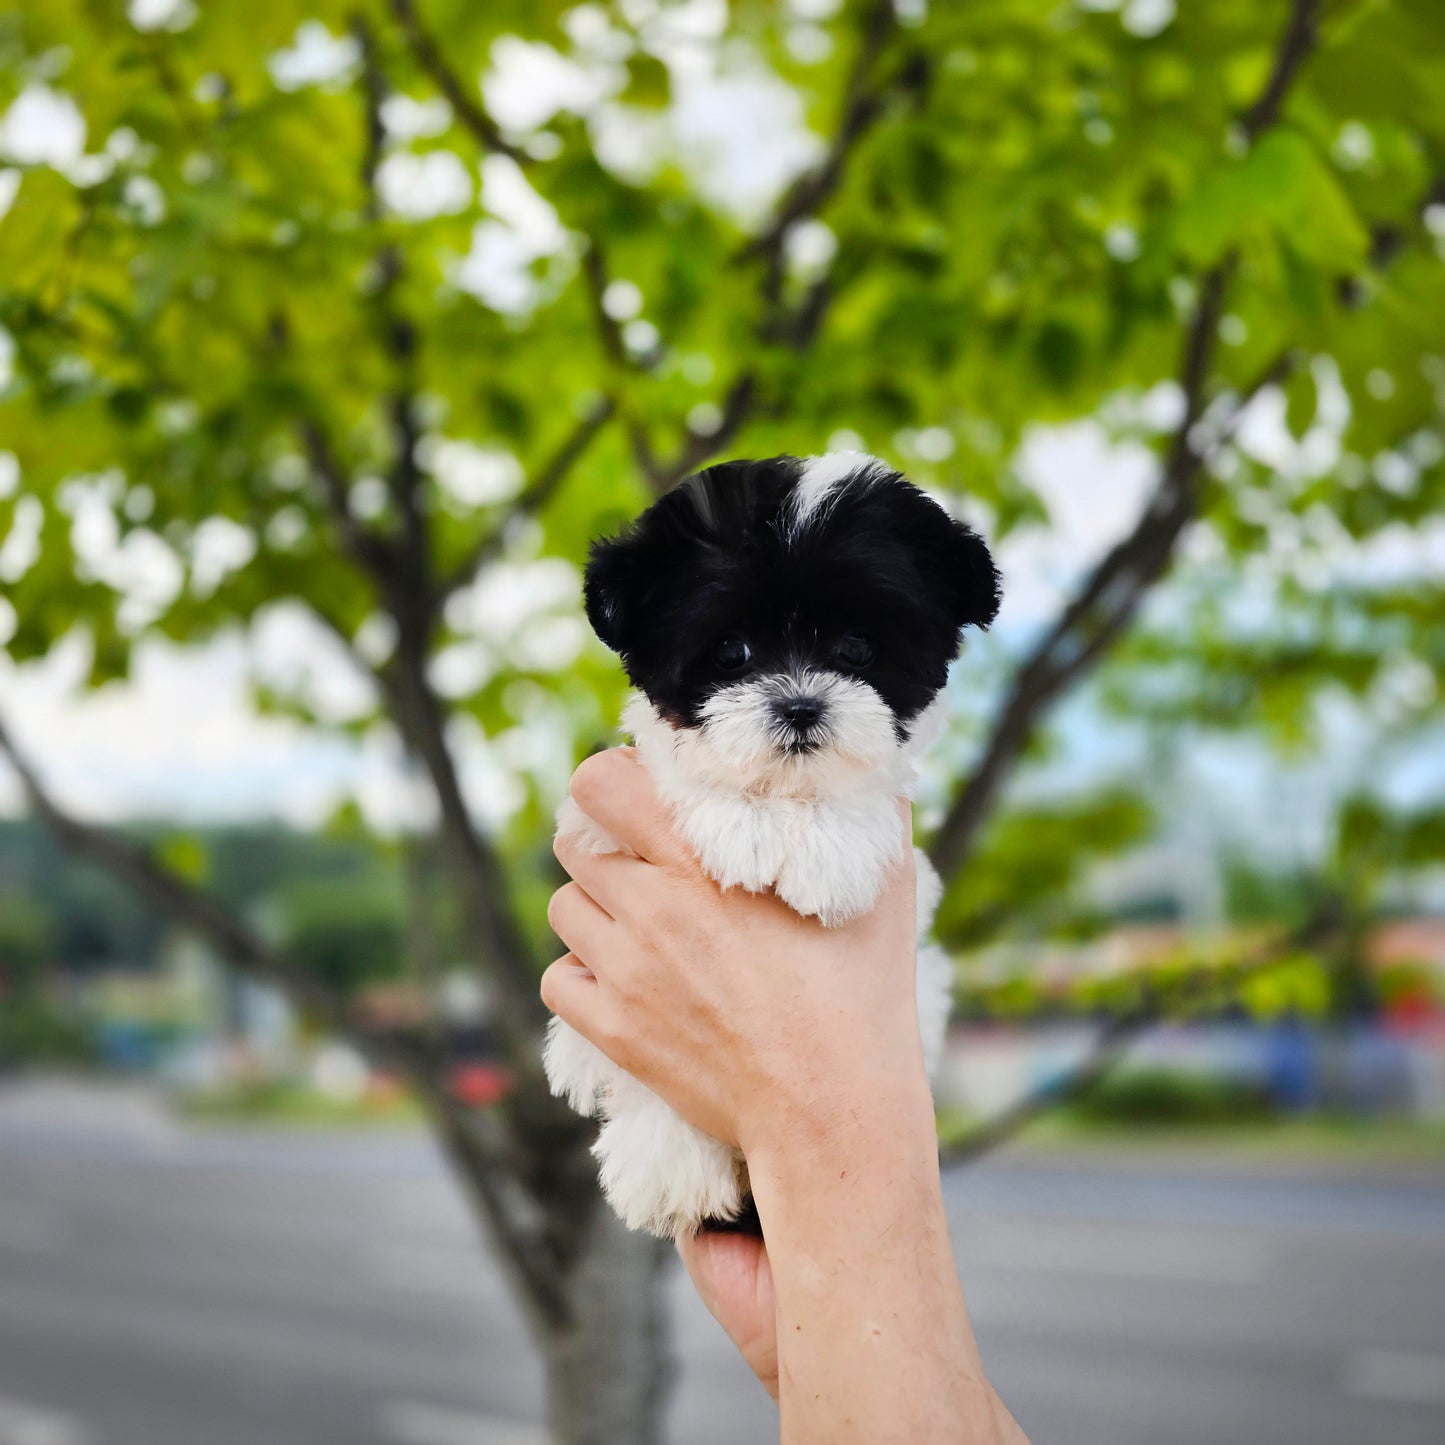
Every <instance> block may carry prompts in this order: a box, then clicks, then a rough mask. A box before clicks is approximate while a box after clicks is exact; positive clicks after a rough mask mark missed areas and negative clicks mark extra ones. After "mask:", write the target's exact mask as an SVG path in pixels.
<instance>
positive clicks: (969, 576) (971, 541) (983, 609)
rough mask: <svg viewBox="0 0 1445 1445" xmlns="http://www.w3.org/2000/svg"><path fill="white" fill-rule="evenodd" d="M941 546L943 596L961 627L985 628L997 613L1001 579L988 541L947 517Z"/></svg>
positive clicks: (1000, 595)
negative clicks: (950, 603)
mask: <svg viewBox="0 0 1445 1445" xmlns="http://www.w3.org/2000/svg"><path fill="white" fill-rule="evenodd" d="M946 520H947V524H948V533H949V535H948V541H947V543H946V545H945V547H944V549H943V565H944V571H945V578H944V587H945V595H946V596H947V597H948V598H949V600H950V601H951V602H952V604H953V609H954V616H955V618H956V620H957V624H958V626H959V628H960V629H962V628H964V627H987V626H988V625H989V623H990V622H992V621H993V620H994V618H995V617H997V616H998V608H999V602H1000V601H1001V598H1002V579H1001V578H1000V577H999V572H998V567H997V565H996V564H995V563H994V560H993V553H992V552H990V551H989V550H988V544H987V543H986V542H985V541H984V540H983V538H982V537H980V536H979V535H978V533H977V532H975V531H974V530H973V529H972V528H971V527H967V526H965V525H964V524H963V523H962V522H956V521H954V520H953V518H952V517H948V518H947V519H946Z"/></svg>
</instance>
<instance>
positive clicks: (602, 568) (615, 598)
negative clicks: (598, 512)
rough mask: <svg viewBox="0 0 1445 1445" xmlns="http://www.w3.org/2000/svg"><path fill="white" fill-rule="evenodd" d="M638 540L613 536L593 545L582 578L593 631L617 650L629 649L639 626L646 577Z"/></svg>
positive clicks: (583, 594)
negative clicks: (638, 612) (632, 634)
mask: <svg viewBox="0 0 1445 1445" xmlns="http://www.w3.org/2000/svg"><path fill="white" fill-rule="evenodd" d="M638 554H639V547H638V544H637V541H636V540H635V539H634V538H632V537H629V536H625V535H624V536H621V537H612V538H608V539H606V540H603V541H599V542H594V543H593V544H592V551H591V555H590V556H589V557H588V559H587V570H586V572H585V573H584V574H583V578H582V598H583V602H584V603H585V605H586V608H587V620H588V621H589V622H590V623H591V624H592V630H593V631H594V632H595V633H596V634H597V635H598V637H600V638H601V639H602V641H603V642H605V643H606V644H607V646H608V647H610V648H611V649H612V650H613V652H626V651H627V650H628V648H627V638H628V636H629V634H630V632H631V630H632V628H633V627H635V626H636V621H637V611H638V606H639V603H640V601H641V593H642V588H643V576H642V567H641V561H642V559H641V557H640V556H639V555H638Z"/></svg>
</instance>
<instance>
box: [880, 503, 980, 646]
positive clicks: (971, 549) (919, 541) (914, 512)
mask: <svg viewBox="0 0 1445 1445" xmlns="http://www.w3.org/2000/svg"><path fill="white" fill-rule="evenodd" d="M900 483H901V485H902V486H904V487H907V491H905V492H902V494H901V500H902V503H903V505H902V506H901V507H900V509H899V510H900V512H901V513H902V515H903V517H904V518H905V519H906V520H905V521H904V524H903V525H904V529H905V530H904V535H905V537H906V539H907V542H908V545H909V546H910V547H911V549H912V551H913V554H914V556H915V557H916V558H917V560H918V565H919V573H920V577H921V580H922V583H923V586H924V587H925V588H926V589H927V592H928V595H929V597H930V598H932V599H933V600H934V601H936V602H937V603H938V604H939V606H940V607H942V608H943V609H944V611H945V612H946V613H947V615H948V619H949V621H950V622H951V623H952V625H953V627H954V628H955V629H956V630H957V631H960V632H961V631H962V630H963V629H964V628H965V627H987V626H988V625H989V623H990V622H992V621H993V619H994V617H995V616H997V614H998V604H999V575H998V568H997V567H996V566H995V565H994V560H993V555H992V554H991V553H990V552H989V550H988V546H987V544H986V543H985V542H984V540H983V538H982V537H980V536H979V535H978V533H977V532H975V531H973V529H972V528H970V527H967V526H965V525H964V523H962V522H958V521H955V520H954V519H953V517H951V516H950V515H949V514H948V513H947V512H945V511H944V510H943V508H942V507H941V506H939V504H938V503H937V502H935V501H934V500H933V498H932V497H930V496H928V495H927V494H926V493H924V492H922V491H920V490H918V488H916V487H913V486H910V485H909V484H908V483H906V482H902V479H901V478H900Z"/></svg>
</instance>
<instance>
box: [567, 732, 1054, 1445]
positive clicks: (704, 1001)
mask: <svg viewBox="0 0 1445 1445" xmlns="http://www.w3.org/2000/svg"><path fill="white" fill-rule="evenodd" d="M572 795H573V797H574V798H575V800H576V801H577V803H578V804H579V806H580V807H581V808H582V809H583V811H584V812H585V813H587V814H588V815H589V816H590V817H592V818H594V819H596V821H597V822H598V823H600V824H601V825H602V826H603V827H604V828H606V829H607V830H608V832H610V833H611V834H613V836H615V837H617V838H619V839H621V840H622V841H623V842H625V843H627V844H628V846H629V847H631V848H632V849H633V850H634V851H635V852H636V854H637V855H638V856H637V857H627V856H624V855H621V854H609V855H600V856H599V855H596V854H590V853H587V852H585V851H583V850H582V849H581V848H580V847H577V846H576V845H575V844H569V843H567V842H565V841H564V842H562V843H560V844H559V845H558V857H559V858H560V859H561V861H562V863H563V865H564V867H566V868H567V871H568V872H569V873H570V874H571V875H572V877H573V880H574V881H573V882H571V883H569V884H567V885H565V886H564V887H563V888H561V889H559V890H558V891H557V893H556V894H555V895H554V896H553V899H552V904H551V908H550V910H549V918H550V921H551V923H552V927H553V928H554V929H555V930H556V932H557V934H558V936H559V937H560V938H561V939H562V940H563V942H564V943H565V944H566V945H567V947H568V949H569V950H570V952H569V953H568V954H567V955H566V957H564V958H562V959H559V960H558V961H557V962H556V963H554V964H553V965H552V966H551V968H549V969H548V970H547V973H546V974H545V976H544V977H543V980H542V996H543V998H544V1000H545V1001H546V1003H547V1005H548V1007H550V1008H551V1009H552V1010H553V1011H554V1012H556V1013H558V1014H560V1015H561V1016H562V1017H563V1018H564V1019H565V1020H566V1021H567V1022H568V1023H569V1024H571V1025H572V1026H573V1027H574V1028H576V1029H577V1030H578V1031H579V1032H580V1033H582V1034H584V1035H585V1036H586V1037H587V1038H589V1039H591V1040H592V1042H594V1043H595V1044H597V1046H598V1047H599V1048H601V1049H602V1050H603V1051H604V1052H605V1053H607V1054H608V1055H609V1056H610V1057H611V1058H612V1059H614V1060H615V1061H616V1062H617V1063H618V1064H620V1065H621V1066H622V1067H623V1068H625V1069H627V1070H628V1071H629V1072H630V1073H632V1074H633V1075H635V1076H636V1077H637V1078H639V1079H641V1080H642V1082H643V1083H645V1084H647V1085H648V1086H649V1087H650V1088H652V1089H654V1090H655V1091H656V1092H657V1093H658V1094H660V1095H661V1096H662V1097H663V1098H664V1099H666V1100H667V1102H668V1103H669V1104H671V1105H672V1106H673V1108H675V1109H676V1110H677V1111H678V1112H679V1113H681V1114H682V1115H683V1116H684V1117H685V1118H687V1119H688V1120H689V1121H690V1122H692V1123H693V1124H696V1125H697V1126H698V1127H699V1128H701V1129H704V1130H706V1131H707V1132H708V1133H709V1134H712V1135H714V1136H715V1137H717V1138H720V1139H724V1140H726V1141H728V1142H730V1143H735V1144H737V1145H739V1146H740V1147H741V1148H742V1150H743V1152H744V1154H745V1155H746V1157H747V1160H748V1167H749V1171H750V1174H751V1178H752V1186H753V1192H754V1196H755V1199H756V1201H757V1206H758V1213H759V1217H760V1218H761V1220H762V1223H763V1229H764V1233H765V1235H766V1239H767V1243H766V1245H764V1244H763V1242H762V1241H760V1240H757V1239H752V1238H748V1237H746V1236H739V1235H717V1234H705V1235H702V1236H699V1237H698V1238H696V1239H693V1240H688V1241H686V1242H684V1243H683V1244H682V1245H681V1246H680V1249H681V1253H682V1256H683V1261H684V1263H685V1264H686V1266H687V1268H688V1271H689V1273H690V1274H691V1276H692V1278H693V1280H694V1282H695V1283H696V1285H697V1287H698V1290H699V1292H700V1294H701V1295H702V1298H703V1300H704V1302H705V1303H706V1304H707V1305H708V1307H709V1308H710V1309H711V1310H712V1312H713V1313H714V1314H715V1315H716V1316H717V1318H718V1319H719V1321H720V1322H721V1323H722V1324H723V1326H724V1328H725V1329H727V1331H728V1333H729V1334H730V1335H731V1336H732V1338H733V1340H734V1341H735V1342H736V1343H737V1345H738V1347H739V1349H740V1350H741V1351H742V1353H743V1355H744V1357H745V1358H746V1359H747V1361H748V1363H749V1364H750V1365H751V1366H752V1368H753V1370H754V1371H755V1373H757V1375H758V1377H759V1379H760V1380H761V1381H762V1382H763V1384H764V1385H765V1386H766V1387H767V1388H768V1389H769V1390H770V1391H771V1392H772V1393H773V1395H774V1397H775V1398H776V1399H777V1400H778V1402H779V1406H780V1409H781V1415H782V1439H783V1441H784V1445H805V1442H807V1445H812V1442H818V1445H823V1442H827V1445H841V1442H852V1441H857V1442H868V1445H878V1442H886V1441H898V1442H905V1441H906V1442H918V1441H929V1442H955V1441H956V1442H960V1445H963V1442H969V1445H973V1442H988V1445H995V1442H1001V1445H1020V1442H1024V1435H1023V1433H1022V1431H1020V1430H1019V1428H1018V1426H1017V1425H1016V1424H1015V1423H1014V1421H1013V1420H1012V1418H1011V1417H1010V1416H1009V1414H1008V1412H1007V1410H1005V1409H1004V1407H1003V1405H1002V1404H1001V1402H1000V1401H999V1400H998V1397H997V1396H996V1395H995V1394H994V1392H993V1390H992V1388H991V1387H990V1385H989V1384H988V1381H987V1380H986V1379H985V1377H984V1374H983V1368H982V1365H981V1363H980V1360H979V1355H978V1348H977V1345H976V1344H975V1342H974V1337H973V1332H972V1329H971V1327H970V1325H969V1321H968V1314H967V1311H966V1309H965V1307H964V1301H963V1293H962V1290H961V1289H960V1287H959V1283H958V1276H957V1272H956V1268H955V1265H954V1260H953V1251H952V1248H951V1246H950V1243H949V1239H948V1230H947V1223H946V1220H945V1218H944V1211H943V1197H942V1191H941V1188H940V1185H939V1176H938V1155H937V1146H936V1141H935V1137H934V1123H933V1107H932V1101H931V1099H930V1097H929V1092H928V1084H927V1080H926V1078H925V1077H924V1072H923V1059H922V1049H921V1045H920V1042H919V1037H918V1023H917V1013H916V1005H915V1001H914V987H913V950H914V942H913V940H914V927H913V924H914V919H913V905H914V884H913V877H912V861H911V853H910V850H905V856H906V857H907V860H908V861H907V862H906V863H905V865H904V866H903V867H901V868H900V869H899V871H898V873H897V875H896V876H895V877H894V878H893V879H891V880H890V882H889V885H888V887H887V889H886V890H885V893H884V895H883V897H882V899H881V900H880V901H879V903H878V905H877V906H876V907H875V908H874V909H873V911H872V912H871V913H869V914H868V915H866V916H864V917H862V918H859V919H856V920H854V921H853V922H851V923H849V924H847V925H845V926H843V927H841V928H832V929H824V928H823V927H822V926H821V925H819V924H818V923H816V922H815V921H813V920H810V919H805V918H800V917H799V916H798V915H796V914H795V913H793V912H792V911H791V910H789V909H788V908H787V907H786V906H785V905H783V904H782V903H780V902H779V901H778V900H777V899H775V898H773V897H771V896H769V895H754V894H748V893H742V892H739V891H737V890H733V891H731V892H728V893H726V894H724V893H723V892H722V891H721V890H719V889H718V888H717V886H716V885H715V884H714V883H713V882H712V880H711V879H709V878H708V877H707V876H706V875H705V874H704V873H703V872H702V871H701V869H700V868H699V867H698V866H697V864H696V863H695V862H694V860H693V859H692V857H691V855H690V854H689V852H688V851H687V849H686V847H685V846H684V845H683V844H682V843H680V842H679V840H678V839H677V838H676V837H675V836H674V835H673V833H672V830H671V827H670V822H669V818H668V815H667V812H666V810H665V808H664V807H663V806H662V804H661V803H660V801H659V800H658V798H657V797H656V795H655V793H654V791H653V788H652V784H651V780H650V779H649V778H648V776H647V774H646V772H645V771H644V769H643V768H642V766H641V765H640V763H638V761H637V760H636V758H635V756H634V755H633V754H631V752H630V751H629V750H627V749H615V750H613V751H611V752H607V753H601V754H598V755H597V756H596V757H593V758H590V759H588V760H587V762H585V763H584V764H583V765H582V767H580V768H579V769H578V770H577V773H576V775H575V776H574V778H573V781H572ZM906 826H907V825H906V805H900V818H899V827H900V828H904V827H906ZM1025 1445H1026V1442H1025Z"/></svg>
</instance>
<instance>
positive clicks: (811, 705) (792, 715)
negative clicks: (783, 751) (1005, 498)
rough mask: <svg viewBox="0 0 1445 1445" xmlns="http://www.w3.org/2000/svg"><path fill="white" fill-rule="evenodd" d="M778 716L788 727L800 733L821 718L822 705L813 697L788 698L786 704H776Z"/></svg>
mask: <svg viewBox="0 0 1445 1445" xmlns="http://www.w3.org/2000/svg"><path fill="white" fill-rule="evenodd" d="M778 716H779V717H780V718H782V720H783V721H784V722H785V723H787V724H788V726H789V727H794V728H797V729H798V730H799V731H800V732H801V731H802V730H803V729H804V728H810V727H812V726H813V724H814V723H815V722H817V721H818V719H819V718H820V717H822V716H823V704H822V703H820V702H819V701H818V700H817V698H814V697H790V698H789V699H788V700H787V701H786V702H782V703H779V704H778Z"/></svg>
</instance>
